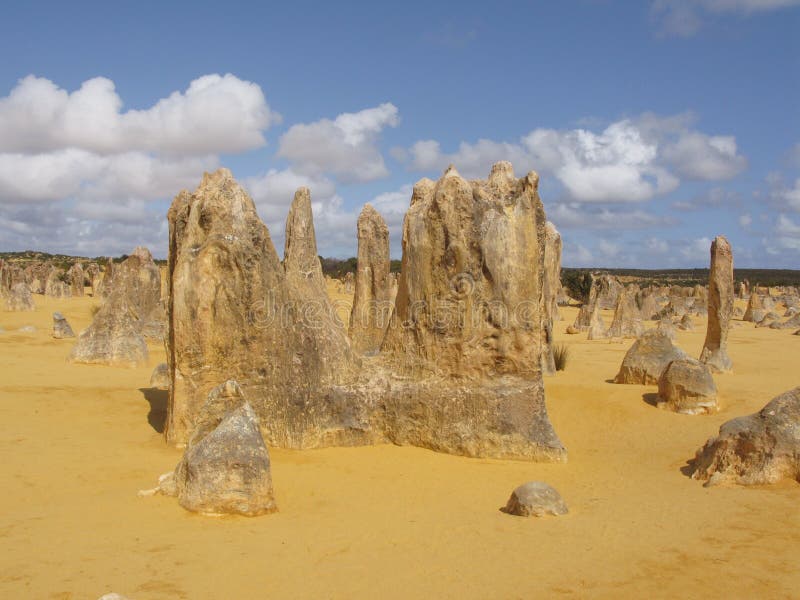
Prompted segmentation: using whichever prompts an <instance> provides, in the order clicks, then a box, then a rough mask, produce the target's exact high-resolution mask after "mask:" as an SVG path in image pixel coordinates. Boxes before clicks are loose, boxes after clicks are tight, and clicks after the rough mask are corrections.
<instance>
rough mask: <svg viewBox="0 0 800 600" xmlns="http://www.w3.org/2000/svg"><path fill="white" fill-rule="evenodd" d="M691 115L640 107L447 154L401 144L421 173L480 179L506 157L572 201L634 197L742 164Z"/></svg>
mask: <svg viewBox="0 0 800 600" xmlns="http://www.w3.org/2000/svg"><path fill="white" fill-rule="evenodd" d="M691 120H692V119H691V116H690V115H677V116H674V117H658V116H657V115H653V114H649V113H646V114H643V115H641V116H640V117H637V118H635V119H623V120H620V121H616V122H614V123H611V124H610V125H608V126H607V127H606V128H605V129H603V130H602V131H600V132H594V131H591V130H588V129H572V130H555V129H541V128H540V129H535V130H533V131H531V132H530V133H528V134H527V135H525V136H523V137H522V138H520V139H519V140H518V141H516V142H504V141H495V140H487V139H481V140H478V141H477V142H475V143H468V142H462V143H461V144H460V145H459V147H458V150H457V151H455V152H453V153H449V154H448V153H445V152H443V151H442V149H441V146H440V144H439V142H437V141H436V140H421V141H418V142H417V143H416V144H414V145H413V146H412V147H411V148H410V149H409V153H408V154H409V157H410V162H409V164H410V167H411V168H413V169H417V170H423V171H425V170H434V169H436V170H441V169H443V168H444V167H445V166H446V165H447V164H448V163H453V164H455V165H456V166H457V168H458V169H459V171H460V172H461V173H462V174H464V175H465V176H467V177H485V176H486V174H487V173H488V172H489V169H490V168H491V165H492V164H493V163H495V162H497V161H498V160H510V161H511V162H512V163H513V164H514V165H515V166H516V167H517V169H518V171H520V172H526V171H528V170H530V169H536V170H539V171H541V172H543V173H546V174H551V175H553V176H554V177H555V178H556V179H557V180H558V181H559V182H560V183H561V185H562V186H563V187H564V190H565V192H566V194H567V196H568V199H570V200H573V201H578V202H603V203H607V202H641V201H645V200H649V199H651V198H653V197H655V196H657V195H661V194H666V193H669V192H671V191H673V190H675V189H676V188H677V187H678V185H679V183H680V177H684V178H686V179H695V180H708V181H715V180H721V179H729V178H731V177H733V176H735V175H736V174H738V173H739V172H741V171H742V170H743V169H744V168H745V167H746V165H747V160H746V159H745V158H744V157H743V156H741V155H740V154H739V153H738V150H737V147H736V140H735V138H734V137H733V136H710V135H706V134H704V133H702V132H699V131H697V130H695V129H692V128H691ZM397 155H398V156H400V154H399V153H397Z"/></svg>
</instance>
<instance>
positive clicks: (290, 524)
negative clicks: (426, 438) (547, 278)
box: [0, 296, 800, 600]
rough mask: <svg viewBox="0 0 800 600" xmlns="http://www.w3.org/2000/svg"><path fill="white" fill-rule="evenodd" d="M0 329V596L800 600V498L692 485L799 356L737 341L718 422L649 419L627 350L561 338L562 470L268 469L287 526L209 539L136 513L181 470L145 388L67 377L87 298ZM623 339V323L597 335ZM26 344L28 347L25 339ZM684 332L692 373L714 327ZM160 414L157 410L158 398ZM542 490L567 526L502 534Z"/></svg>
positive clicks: (300, 461)
mask: <svg viewBox="0 0 800 600" xmlns="http://www.w3.org/2000/svg"><path fill="white" fill-rule="evenodd" d="M35 299H36V302H37V304H38V308H37V311H36V312H35V313H27V314H26V313H6V312H0V326H1V327H3V328H5V329H6V332H5V333H2V334H0V361H2V362H1V363H0V364H2V372H1V373H0V374H1V375H2V380H1V381H0V451H1V452H2V471H0V481H2V495H1V496H0V540H2V542H1V543H2V546H0V597H1V598H15V599H16V598H75V599H94V598H97V597H99V596H100V595H101V594H103V593H106V592H109V591H112V590H113V591H117V592H120V593H123V594H126V595H128V596H129V597H131V598H133V599H137V600H138V599H142V600H143V599H148V598H151V599H164V598H192V599H195V598H300V597H309V598H412V597H423V598H458V599H459V600H463V599H466V598H532V597H560V596H563V597H672V598H675V597H727V598H731V597H736V598H744V597H762V598H763V597H773V598H774V597H791V596H794V597H797V595H798V594H800V567H799V566H798V565H800V486H799V485H798V484H797V483H795V482H784V483H781V484H778V485H774V486H771V487H762V488H711V489H707V488H703V487H702V485H701V484H700V483H698V482H696V481H693V480H691V479H689V478H688V477H687V476H686V475H684V474H683V473H682V472H681V467H682V466H684V464H685V461H686V460H687V459H689V458H691V457H692V456H693V455H694V452H695V450H696V449H697V448H698V447H699V446H701V445H702V444H703V442H705V440H706V439H707V438H708V437H709V436H711V435H712V434H715V433H716V431H717V428H718V426H719V425H720V423H722V422H723V421H726V420H728V419H730V418H731V417H734V416H737V415H742V414H747V413H751V412H754V411H756V410H758V409H760V408H761V407H762V406H763V405H764V404H765V403H766V402H767V401H768V400H770V399H771V398H772V397H773V396H775V395H776V394H778V393H779V392H782V391H785V390H787V389H790V388H792V387H794V386H796V385H798V384H800V372H798V364H799V363H798V351H800V337H795V336H792V335H791V333H792V332H789V331H775V330H769V329H755V328H754V327H753V326H752V325H751V324H746V325H744V326H743V327H741V328H736V329H733V331H732V332H731V348H730V354H731V356H732V358H733V361H734V364H735V369H736V373H735V374H734V375H728V376H720V377H717V384H718V386H719V389H720V395H721V401H722V404H723V409H722V411H721V412H720V413H718V414H715V415H713V416H684V415H677V414H673V413H669V412H665V411H661V410H658V409H656V408H654V407H653V406H652V405H651V404H649V403H647V402H645V401H644V400H643V395H646V394H650V393H652V392H654V391H655V390H654V388H653V387H644V386H624V385H613V384H611V383H608V381H607V380H609V379H611V378H612V377H613V376H614V375H615V373H616V371H617V368H618V366H619V364H620V361H621V360H622V357H623V355H624V353H625V351H626V349H627V348H628V347H629V345H630V343H631V342H630V341H628V342H626V343H625V344H618V343H608V342H606V341H595V342H588V341H587V340H586V339H585V335H577V336H566V335H564V334H563V331H564V328H565V326H566V324H567V323H569V322H571V321H572V320H573V319H574V317H575V311H574V310H564V311H563V312H564V314H565V316H566V320H565V321H562V322H560V323H558V324H557V325H556V335H557V337H558V338H559V339H560V340H563V341H565V342H566V343H567V344H568V345H569V346H570V351H571V354H570V359H569V364H568V367H567V370H566V371H565V372H562V373H559V374H558V375H557V376H555V377H551V378H548V379H547V380H546V387H547V404H548V409H549V411H550V417H551V419H552V421H553V424H554V425H555V428H556V430H557V431H558V433H559V435H560V436H561V439H562V440H563V442H564V443H565V445H566V446H567V448H568V449H569V462H568V463H567V464H536V463H525V462H511V461H494V460H475V459H467V458H461V457H455V456H446V455H442V454H436V453H433V452H430V451H427V450H422V449H418V448H407V447H395V446H390V445H385V446H378V447H366V448H332V449H325V450H316V451H303V452H300V451H286V450H275V449H273V450H272V451H271V452H272V463H273V478H274V483H275V491H276V496H277V501H278V505H279V507H280V512H278V513H277V514H274V515H270V516H265V517H259V518H254V519H248V518H240V517H236V518H234V517H226V518H208V517H202V516H198V515H195V514H191V513H189V512H187V511H185V510H184V509H182V508H181V507H180V506H179V505H178V503H177V501H176V500H175V499H174V498H167V497H162V496H159V497H150V498H140V497H137V491H138V490H140V489H144V488H151V487H153V486H154V485H155V483H156V479H157V477H158V475H159V474H161V473H164V472H166V471H168V470H170V469H171V468H172V467H173V466H174V465H175V463H176V462H177V461H178V458H179V456H180V454H179V451H177V450H175V449H173V448H170V447H168V446H166V445H165V444H164V442H163V440H162V437H161V436H160V435H159V434H158V433H157V432H156V431H155V430H154V428H153V427H152V426H151V424H150V423H149V421H152V422H153V423H155V424H158V422H159V417H160V416H161V415H159V414H152V415H150V417H149V419H148V414H149V413H150V412H151V405H150V403H149V402H148V401H147V400H146V398H145V395H144V394H143V392H142V391H141V389H142V388H146V387H147V385H148V381H149V377H150V369H151V368H152V367H153V366H154V365H155V364H156V363H158V362H160V361H162V360H163V358H164V352H163V349H161V348H159V347H158V346H156V345H153V346H152V347H151V360H150V366H149V367H148V368H141V369H133V370H125V369H117V368H110V367H92V366H79V365H70V364H67V363H66V362H65V361H64V359H65V357H66V356H67V354H68V352H69V349H70V347H71V345H72V342H71V341H69V340H54V339H52V338H51V337H50V327H51V313H52V311H53V310H61V311H62V312H63V313H64V314H65V315H66V317H67V318H68V319H69V321H70V322H71V323H72V325H73V327H74V328H75V329H76V331H77V330H79V329H81V328H83V327H85V326H86V325H87V324H88V323H89V320H90V312H89V308H90V306H91V305H92V304H93V302H94V301H93V300H92V299H91V298H84V299H69V300H45V299H43V298H42V297H41V296H36V297H35ZM606 318H607V319H610V314H608V315H607V316H606ZM26 324H32V325H34V326H36V327H37V328H38V331H37V332H36V333H33V334H18V333H15V332H14V331H12V330H14V329H17V328H18V327H20V326H22V325H26ZM697 325H698V329H697V331H695V332H687V333H679V336H678V338H679V344H680V345H681V346H682V347H683V348H684V349H685V350H687V351H688V352H689V353H691V354H693V355H698V354H699V352H700V349H701V346H702V342H703V335H704V328H705V324H704V323H703V322H701V321H700V320H698V321H697ZM151 400H152V402H153V404H154V405H155V407H156V412H158V411H160V410H161V409H162V408H163V406H162V405H163V394H162V395H155V397H153V396H152V395H151ZM529 480H544V481H547V482H549V483H550V484H552V485H553V486H555V487H556V488H557V489H558V490H559V491H560V492H561V494H562V495H563V497H564V499H565V500H566V502H567V503H568V504H569V508H570V514H569V515H567V516H564V517H559V518H553V517H550V518H542V519H523V518H518V517H512V516H509V515H506V514H503V513H501V512H500V511H499V508H500V507H501V506H502V505H503V504H505V502H506V500H507V498H508V496H509V494H510V492H511V490H512V489H513V488H514V487H516V486H517V485H519V484H521V483H523V482H525V481H529Z"/></svg>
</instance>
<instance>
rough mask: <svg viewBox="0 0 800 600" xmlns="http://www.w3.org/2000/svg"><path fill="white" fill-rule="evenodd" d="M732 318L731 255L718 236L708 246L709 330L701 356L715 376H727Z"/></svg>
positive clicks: (728, 245)
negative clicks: (729, 333)
mask: <svg viewBox="0 0 800 600" xmlns="http://www.w3.org/2000/svg"><path fill="white" fill-rule="evenodd" d="M732 317H733V252H732V251H731V245H730V244H729V243H728V240H727V239H725V237H723V236H717V237H716V238H715V239H714V241H713V242H712V243H711V271H710V273H709V276H708V329H707V330H706V339H705V343H704V344H703V351H702V353H701V354H700V362H702V363H705V364H707V365H708V366H709V368H710V369H711V370H712V371H714V372H715V373H729V372H730V371H731V370H732V369H733V362H732V361H731V358H730V356H728V330H729V329H730V322H731V318H732Z"/></svg>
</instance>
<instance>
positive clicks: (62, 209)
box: [0, 75, 279, 255]
mask: <svg viewBox="0 0 800 600" xmlns="http://www.w3.org/2000/svg"><path fill="white" fill-rule="evenodd" d="M122 106H123V102H122V99H121V98H120V97H119V95H118V94H117V93H116V90H115V86H114V83H113V82H112V81H110V80H108V79H105V78H102V77H98V78H95V79H90V80H88V81H86V82H84V83H83V84H82V85H81V87H80V88H79V89H78V90H76V91H73V92H71V93H70V92H68V91H66V90H64V89H61V88H59V87H58V86H56V84H54V83H53V82H51V81H49V80H47V79H43V78H38V77H34V76H29V77H26V78H24V79H22V80H21V81H20V82H19V83H18V84H17V86H16V87H15V88H14V89H13V90H12V91H11V92H10V94H9V95H8V96H6V97H3V98H0V239H3V242H4V245H6V246H7V247H9V248H10V247H14V248H31V247H34V248H37V249H49V250H57V251H59V252H76V253H84V254H99V253H101V252H128V251H130V250H131V249H132V248H133V247H134V246H135V245H137V244H138V243H142V244H146V245H150V244H157V247H153V250H154V252H156V253H157V254H161V255H163V253H164V251H165V249H166V219H165V215H164V213H165V205H166V201H167V200H168V199H169V198H171V197H172V196H174V195H175V194H176V193H177V192H178V191H179V190H180V189H182V188H194V187H195V186H196V184H197V182H198V181H199V179H200V177H201V175H202V173H203V171H207V170H213V169H216V168H217V167H218V165H219V154H220V153H223V152H240V151H244V150H249V149H252V148H257V147H260V146H262V145H263V144H264V143H265V140H264V137H263V130H264V129H265V128H267V127H268V126H269V125H270V124H272V123H274V122H276V121H277V120H278V119H279V115H277V113H275V112H273V111H272V110H271V109H270V108H269V106H268V105H267V103H266V101H265V99H264V95H263V93H262V91H261V88H260V87H259V86H258V85H256V84H254V83H250V82H247V81H242V80H240V79H238V78H236V77H235V76H233V75H224V76H220V75H205V76H203V77H200V78H199V79H196V80H195V81H193V82H191V84H190V85H189V87H188V88H187V89H186V90H185V91H183V92H174V93H172V94H171V95H169V96H168V97H167V98H164V99H161V100H159V101H157V102H156V103H155V104H153V105H152V106H151V107H150V108H146V109H143V110H129V111H126V112H123V111H122ZM158 201H162V204H161V205H160V206H158V207H154V206H153V204H154V203H156V202H158Z"/></svg>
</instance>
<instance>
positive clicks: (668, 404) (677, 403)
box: [658, 358, 718, 415]
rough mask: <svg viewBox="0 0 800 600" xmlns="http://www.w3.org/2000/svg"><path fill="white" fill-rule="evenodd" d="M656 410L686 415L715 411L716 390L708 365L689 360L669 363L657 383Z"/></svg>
mask: <svg viewBox="0 0 800 600" xmlns="http://www.w3.org/2000/svg"><path fill="white" fill-rule="evenodd" d="M658 406H659V408H665V409H668V410H672V411H674V412H678V413H683V414H687V415H696V414H701V413H709V412H714V411H716V410H717V409H718V405H717V386H716V385H715V384H714V378H713V377H712V376H711V369H710V368H709V367H708V365H706V364H704V363H701V362H700V361H698V360H695V359H693V358H684V359H679V360H674V361H672V362H671V363H669V365H668V366H667V368H666V369H665V370H664V372H663V373H662V374H661V377H660V378H659V379H658Z"/></svg>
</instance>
